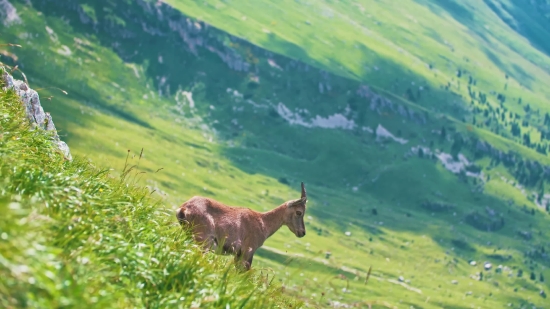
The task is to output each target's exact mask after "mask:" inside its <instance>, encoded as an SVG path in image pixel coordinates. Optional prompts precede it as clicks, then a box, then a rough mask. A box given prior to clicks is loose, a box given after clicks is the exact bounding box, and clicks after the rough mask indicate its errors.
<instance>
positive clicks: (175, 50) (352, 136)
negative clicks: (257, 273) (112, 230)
mask: <svg viewBox="0 0 550 309" xmlns="http://www.w3.org/2000/svg"><path fill="white" fill-rule="evenodd" d="M316 3H317V2H316ZM472 3H473V2H472ZM476 3H477V2H476ZM13 4H14V7H15V8H16V12H17V14H18V16H20V18H21V23H19V24H17V23H12V24H10V26H9V27H8V28H6V29H7V32H5V34H4V35H3V36H2V38H1V39H2V41H3V42H13V43H19V44H21V45H23V48H21V49H15V48H10V49H8V48H7V47H6V48H4V50H3V51H2V55H3V56H2V59H1V61H3V62H6V63H8V64H11V65H15V64H18V65H19V67H20V68H21V69H22V70H23V71H24V72H25V73H26V75H27V76H28V77H29V82H30V84H31V85H36V86H33V87H35V88H40V87H52V86H55V87H60V88H63V89H65V90H67V91H68V92H69V94H68V95H67V96H65V95H63V94H62V93H60V92H58V91H57V90H56V89H52V88H49V89H44V90H40V92H41V96H42V97H48V96H49V95H53V96H54V97H53V98H52V101H51V103H47V102H46V103H45V105H46V106H47V109H48V110H51V111H52V115H53V116H54V118H55V119H56V126H57V127H58V128H61V129H62V130H61V135H63V139H64V140H66V141H67V142H68V144H69V146H70V147H71V151H72V152H73V153H74V154H75V156H85V157H88V158H89V159H90V160H92V161H93V162H94V163H95V164H98V165H101V166H110V167H113V168H115V170H121V169H122V166H124V159H125V157H126V154H127V149H132V150H134V151H135V150H138V149H140V148H141V147H144V148H145V150H144V157H143V158H142V161H141V163H140V168H139V170H140V171H143V172H146V174H142V175H141V178H140V179H141V180H140V183H142V184H147V185H149V186H150V188H151V189H152V190H153V189H156V191H155V193H154V194H155V195H156V194H158V193H160V194H161V196H163V197H165V199H164V203H165V204H168V205H171V206H172V207H176V206H177V205H178V204H180V203H181V202H183V201H184V200H185V199H187V198H188V197H190V196H192V195H197V194H201V195H208V196H212V197H214V198H216V199H218V200H220V201H223V202H225V203H228V204H231V205H242V206H247V207H252V208H254V209H257V210H267V209H269V208H271V207H274V206H276V205H278V204H280V203H281V202H282V201H284V200H286V199H289V198H294V197H295V196H296V195H297V194H299V190H298V189H299V182H300V181H305V182H306V186H307V187H308V195H309V196H311V202H310V204H309V209H308V213H307V214H306V216H311V217H310V218H308V219H307V228H308V235H307V236H306V238H304V239H300V240H298V239H295V238H294V236H293V235H292V234H291V233H290V232H289V231H287V230H286V229H282V230H281V231H279V232H278V233H276V234H275V235H274V236H273V237H272V238H271V239H270V240H268V242H267V243H266V248H265V249H264V250H261V251H260V252H259V255H260V256H259V257H260V258H259V259H258V261H257V262H255V263H258V264H255V267H256V268H257V269H260V270H261V271H262V272H268V273H270V277H272V275H271V274H273V275H275V278H276V279H277V280H281V282H282V283H283V284H284V286H285V287H286V290H287V291H288V292H289V293H292V294H293V295H294V296H296V297H299V298H301V299H303V300H305V301H306V304H309V305H318V306H337V304H338V303H345V304H353V303H357V304H358V305H359V304H362V305H363V306H366V303H370V304H374V306H377V305H376V304H378V306H390V307H398V308H401V307H406V308H408V307H410V306H414V307H422V308H441V307H445V308H461V307H465V306H470V305H473V306H477V307H492V308H495V307H501V306H505V305H507V304H509V303H511V304H512V306H513V307H521V306H524V305H526V304H529V303H532V304H533V305H534V306H542V305H543V304H544V301H545V300H544V298H542V297H541V296H540V295H539V291H540V290H544V289H547V283H546V282H541V281H540V278H544V277H548V271H547V267H548V260H547V254H546V250H547V248H548V243H547V241H546V239H547V237H548V231H547V229H545V226H547V224H548V220H549V217H548V215H547V214H546V213H545V209H544V207H545V205H546V199H544V198H542V194H541V192H542V193H543V192H544V184H545V183H546V182H547V181H548V179H547V178H548V172H547V170H548V169H547V167H546V166H548V165H550V162H548V158H547V156H546V155H543V154H542V153H539V152H536V151H535V150H534V149H530V147H527V146H522V145H519V144H518V143H517V139H516V140H514V138H513V137H512V135H511V134H510V136H506V134H504V133H505V132H507V131H506V130H511V126H512V124H511V123H509V122H510V119H509V112H510V111H512V108H517V107H518V106H519V103H516V102H511V99H510V97H509V96H508V95H506V97H507V99H506V100H505V102H504V104H505V106H506V108H509V110H507V111H506V114H505V117H504V118H505V120H504V121H503V122H502V123H501V121H502V118H498V119H500V120H498V121H497V120H495V119H496V118H497V115H498V117H502V116H501V115H502V114H504V113H503V112H502V111H501V109H503V108H502V107H501V106H500V103H497V101H495V99H494V98H492V97H491V95H490V94H489V90H487V89H486V88H479V90H478V88H475V92H476V99H475V100H474V105H473V106H472V105H471V104H470V102H469V100H468V102H466V103H467V104H465V103H464V102H463V101H462V100H461V99H460V97H459V96H457V95H456V94H453V93H451V91H450V90H452V92H454V93H459V92H458V87H457V86H458V84H456V85H454V84H453V85H454V86H453V87H455V88H456V89H454V88H452V87H451V88H449V90H445V89H440V88H439V85H438V84H437V83H436V82H434V81H431V79H430V78H432V76H433V74H434V72H433V71H428V72H429V73H422V72H424V71H419V72H420V73H419V72H416V73H415V74H416V75H418V76H425V79H424V78H420V77H418V80H415V85H414V86H415V87H416V86H418V85H422V87H423V88H422V90H420V88H415V87H412V84H411V87H410V91H407V88H406V87H405V83H406V84H407V85H409V84H410V79H406V80H405V81H401V82H400V83H399V84H398V85H397V86H396V87H397V89H395V88H394V89H392V88H391V87H390V88H387V87H386V86H384V85H385V84H384V83H385V82H386V81H393V80H395V78H399V79H400V80H401V79H404V78H405V76H406V74H407V73H406V72H407V71H408V67H407V66H405V65H404V64H403V63H397V64H392V65H391V66H390V67H394V68H395V69H387V70H386V69H384V70H383V72H380V73H383V74H381V75H380V76H381V78H376V77H372V78H371V79H362V77H361V76H362V75H361V74H359V73H357V74H352V73H350V72H347V71H346V70H345V69H338V64H337V63H338V59H348V58H344V56H345V55H344V54H345V53H346V52H350V53H351V52H353V51H352V50H351V49H350V50H351V51H348V49H335V48H332V49H330V50H328V51H330V52H333V53H334V57H332V58H334V59H336V60H334V61H333V62H327V61H328V60H326V59H325V60H323V59H324V58H323V57H325V56H323V55H326V54H321V56H322V57H321V56H318V53H323V52H328V51H326V50H323V49H322V48H318V46H316V45H312V46H308V45H305V44H302V43H299V44H298V43H296V42H295V45H293V44H289V43H284V41H281V40H278V39H277V36H275V39H274V40H275V41H276V42H279V43H280V45H281V46H286V47H285V48H286V50H275V51H279V52H281V53H282V54H275V53H273V52H270V51H268V50H265V49H262V48H260V47H258V46H256V45H253V44H251V43H249V42H247V41H246V40H243V39H239V38H236V37H233V36H231V35H230V34H228V33H225V32H223V31H221V30H219V29H215V28H213V27H212V26H210V25H208V24H206V23H204V22H201V21H197V20H194V19H192V18H189V17H188V16H185V15H182V14H181V13H179V12H178V11H176V10H174V9H172V8H170V7H169V6H167V5H164V4H159V5H155V4H154V3H152V2H148V1H136V2H124V1H123V2H118V1H107V0H105V1H70V2H68V4H63V5H62V4H60V3H58V2H56V1H36V2H34V1H31V4H32V5H28V4H26V2H24V1H21V2H18V1H13ZM239 5H241V4H239V3H237V2H235V5H234V6H233V8H238V7H239ZM285 5H288V6H289V7H290V8H292V5H295V4H294V2H293V3H290V2H289V3H286V2H285ZM326 5H327V6H328V7H329V8H330V7H332V5H334V6H335V7H338V5H344V4H342V3H330V4H326ZM346 5H347V4H346ZM174 6H176V7H178V8H180V9H181V7H179V6H178V4H177V3H174ZM187 7H189V8H192V5H190V4H189V5H188V6H187ZM400 9H404V8H400ZM418 9H419V10H420V7H419V8H418ZM189 10H190V9H189ZM186 12H188V13H189V14H191V13H193V14H195V13H194V11H186ZM216 12H218V11H216ZM250 12H252V11H250ZM254 12H255V11H254ZM270 12H271V13H270V15H272V16H276V15H277V14H275V13H274V12H275V11H270ZM298 12H299V11H298ZM308 12H309V11H308ZM350 12H351V10H350ZM422 12H425V11H422ZM222 13H223V14H221V13H220V14H219V15H216V16H215V17H216V18H218V17H219V18H222V17H223V18H226V17H224V16H226V15H227V14H226V13H227V12H222ZM351 13H357V12H351ZM351 13H350V14H351ZM262 14H264V13H262ZM357 14H359V13H357ZM380 14H386V15H388V16H391V15H392V14H393V13H392V12H390V11H388V10H382V9H381V11H380ZM203 15H204V16H201V15H200V14H198V13H197V14H195V16H196V17H201V19H206V20H208V18H210V17H208V16H207V15H206V14H203ZM279 15H280V16H281V18H280V19H278V20H279V24H276V25H274V26H275V27H277V26H280V25H281V23H282V22H281V21H280V20H282V18H283V17H284V16H283V15H282V13H281V14H279ZM220 16H221V17H220ZM301 16H302V17H300V18H303V16H308V15H307V14H305V13H304V14H303V15H301ZM315 16H316V15H314V16H313V17H315ZM380 16H382V15H380ZM396 16H397V15H396ZM313 17H312V19H311V20H309V23H310V24H309V25H308V24H307V23H305V22H304V23H303V24H300V29H302V28H303V27H306V26H307V27H310V26H311V27H317V24H318V22H317V21H316V20H314V19H313ZM248 18H250V17H248ZM308 18H309V17H308ZM318 18H321V17H318ZM247 20H248V19H247ZM210 23H212V24H215V20H214V21H210ZM239 23H240V22H239ZM444 25H446V23H445V22H444V21H441V24H438V25H437V26H434V27H433V29H440V28H441V29H442V28H443V26H444ZM331 27H332V28H335V25H332V26H331ZM221 28H223V29H228V30H229V31H231V23H230V22H227V23H226V24H224V26H223V27H221ZM332 28H331V29H332ZM246 29H248V30H247V37H246V39H247V40H251V41H253V42H254V43H256V44H260V43H261V42H260V43H258V42H257V41H254V37H252V34H253V33H259V32H258V31H263V30H261V28H258V29H260V30H258V29H256V28H254V27H248V28H246ZM266 29H267V28H266ZM314 29H318V30H319V31H318V34H317V35H321V34H322V35H325V33H330V32H329V31H323V28H314ZM327 29H329V28H327ZM338 29H340V28H338ZM342 29H344V30H345V29H346V28H345V27H344V26H342ZM241 30H242V31H244V30H245V28H242V29H241ZM325 30H326V29H325ZM344 30H342V31H344ZM254 31H256V32H254ZM270 31H273V30H270ZM338 31H340V30H338ZM261 33H264V32H261ZM293 33H294V34H299V35H302V34H300V33H301V32H298V31H295V32H293ZM346 33H348V34H352V33H353V32H352V31H347V32H346ZM305 34H308V32H305ZM262 35H263V34H262ZM310 37H312V36H310ZM396 37H397V36H396ZM298 38H300V37H298ZM422 39H425V38H424V37H422ZM327 40H328V39H325V41H327ZM384 40H385V41H386V42H389V43H388V44H390V43H391V42H393V40H389V39H384ZM395 41H398V40H397V39H395ZM328 42H336V41H328ZM279 43H278V44H279ZM334 44H335V43H334ZM296 46H298V47H301V49H302V50H303V51H304V52H303V53H302V56H303V57H304V58H303V59H300V57H301V56H300V57H298V56H296V53H298V52H297V51H296V50H299V49H300V48H298V47H296ZM428 46H429V45H428ZM425 50H426V53H427V51H428V48H425ZM340 51H341V53H342V54H340ZM373 53H374V52H373ZM376 53H377V55H378V54H381V55H384V51H383V50H377V51H376ZM360 54H361V55H362V53H360ZM442 55H443V56H444V57H450V52H449V51H446V52H443V51H442ZM306 56H307V57H306ZM327 57H328V56H327ZM338 57H342V58H338ZM345 57H347V56H345ZM376 57H378V58H380V59H386V60H384V61H386V63H391V61H390V60H391V59H390V60H387V59H389V58H387V57H386V58H384V57H385V56H384V57H382V56H376ZM388 57H389V56H388ZM293 58H294V59H293ZM332 58H330V57H329V58H328V59H332ZM296 59H299V60H301V61H297V60H296ZM349 59H351V60H350V61H356V60H353V59H355V58H353V57H351V58H349ZM357 59H359V58H357ZM369 59H370V58H369ZM426 59H427V60H433V59H436V56H435V52H434V53H433V54H432V53H429V54H426ZM392 61H393V60H392ZM400 61H405V60H402V59H401V60H400ZM325 62H327V63H328V64H326V63H325ZM342 63H345V62H342ZM342 66H343V67H344V68H346V67H351V68H356V69H357V70H358V72H359V70H360V68H361V67H362V66H355V65H354V63H353V62H349V65H344V64H342ZM375 66H376V67H378V69H379V70H378V71H380V69H381V68H382V66H381V65H380V66H379V63H374V62H373V63H371V64H370V65H369V68H371V70H372V71H373V72H378V71H377V70H376V68H374V67H375ZM434 66H435V69H437V70H440V69H438V67H439V66H440V64H437V63H435V62H434ZM419 67H420V66H419ZM527 67H528V66H527ZM428 69H429V68H427V69H426V70H428ZM419 70H420V69H419ZM422 70H424V69H422ZM453 70H454V67H453V68H450V69H449V72H451V73H452V72H453ZM411 71H412V70H411ZM331 72H332V73H331ZM449 72H447V73H445V72H443V70H442V69H441V72H438V73H437V75H438V76H440V77H441V76H447V78H449V79H450V78H451V77H450V76H451V73H449ZM461 72H462V74H463V75H462V77H461V80H462V83H463V84H462V85H461V90H460V91H464V90H465V88H466V89H467V87H466V84H467V83H468V79H467V77H466V76H468V74H467V73H464V72H466V71H461ZM334 73H336V74H334ZM14 74H16V73H14ZM52 74H54V75H55V78H52ZM422 74H424V75H422ZM487 74H488V73H487ZM428 75H429V76H428ZM488 75H491V74H488ZM491 76H492V75H491ZM495 76H496V75H495ZM428 77H429V78H428ZM407 78H409V77H407ZM415 78H416V77H415ZM433 78H436V77H433ZM475 79H476V80H478V82H476V86H475V87H482V86H483V83H490V82H491V81H492V79H489V81H483V82H482V81H481V80H482V78H481V77H478V76H476V77H475ZM503 79H505V77H503ZM434 80H437V79H434ZM369 81H370V82H369ZM455 81H456V78H455ZM367 82H368V83H367ZM439 82H440V81H439ZM430 83H434V84H433V85H432V84H430ZM473 83H474V82H472V85H470V86H471V87H474V86H473ZM495 83H497V82H495ZM373 84H374V85H373ZM434 85H435V86H434ZM510 85H512V83H510ZM407 87H409V86H407ZM509 87H510V89H511V88H512V86H509ZM384 89H385V90H384ZM479 91H481V92H482V93H486V94H487V96H488V99H487V100H484V99H483V97H484V96H482V95H479V94H478V92H479ZM389 92H392V93H389ZM533 93H534V94H533V96H541V95H544V93H542V94H540V93H538V92H537V93H535V92H533ZM402 94H405V95H406V96H407V98H409V99H410V98H412V97H414V98H415V100H414V101H410V100H406V99H404V98H403V97H402ZM419 94H420V95H419ZM467 95H468V93H466V94H463V95H462V96H463V98H464V97H466V96H467ZM537 98H538V97H537ZM453 100H454V101H455V103H454V104H452V101H453ZM501 100H502V99H501ZM523 100H525V102H526V100H527V99H525V98H524V99H523ZM441 102H447V104H441ZM487 102H489V103H488V104H487ZM533 102H534V101H533ZM537 102H538V101H537ZM530 104H531V105H530V106H535V105H534V104H535V103H530ZM537 104H538V103H537ZM541 104H542V103H541ZM497 106H498V108H499V111H498V112H497V109H496V108H497ZM522 106H524V105H522ZM465 107H468V108H465ZM476 108H477V109H480V110H479V111H477V112H474V111H475V110H476ZM484 110H487V111H488V112H487V113H488V115H487V119H483V117H485V116H484ZM534 110H535V108H533V109H532V110H530V111H531V117H532V118H533V119H535V120H537V118H536V117H535V116H537V114H536V113H535V112H534ZM489 111H491V113H490V114H489ZM518 113H520V111H518ZM527 114H528V113H527V112H525V111H523V112H521V115H520V117H521V121H523V120H525V119H526V115H527ZM474 116H475V117H476V118H477V119H483V122H481V121H480V120H479V121H477V122H476V125H471V124H470V123H471V120H472V119H467V120H468V123H464V122H462V120H463V117H472V118H473V117H474ZM512 116H513V117H515V115H512ZM539 116H540V117H542V118H544V110H543V109H542V107H541V112H539V115H538V116H537V117H539ZM489 118H490V119H492V120H491V123H492V125H493V126H492V127H491V126H489V127H488V126H486V125H484V124H483V125H480V123H485V122H486V121H488V119H489ZM477 119H476V120H477ZM515 121H519V120H515ZM537 121H538V120H537ZM542 121H544V119H542ZM478 122H479V123H478ZM519 123H520V124H521V122H519ZM497 125H499V126H500V127H499V126H497ZM505 125H507V126H505ZM534 125H535V124H530V126H534ZM526 128H527V127H525V126H523V127H521V130H522V133H524V130H526ZM497 129H499V130H500V131H499V134H500V135H501V136H499V135H498V134H496V131H497ZM491 130H492V131H493V132H491ZM514 132H515V131H514ZM502 135H504V136H502ZM533 136H534V135H533ZM535 141H536V139H535V137H533V143H534V142H535ZM530 146H532V145H530ZM420 149H422V150H421V151H420ZM467 161H468V163H469V162H471V163H470V164H467V163H466V162H467ZM159 168H164V169H163V170H160V171H158V172H156V171H157V170H158V169H159ZM453 172H455V173H456V174H454V173H453ZM532 193H535V194H536V195H537V196H536V197H535V196H533V195H532ZM538 196H540V197H541V198H540V199H539V198H538ZM347 232H349V233H347ZM327 251H330V254H327ZM295 254H300V255H299V256H294V255H295ZM289 256H290V257H291V260H288V258H289ZM470 260H476V261H477V265H475V266H471V265H469V264H468V262H469V261H470ZM484 261H488V262H491V263H492V264H493V267H492V268H491V269H490V270H489V271H485V270H484V269H483V265H482V264H483V262H484ZM499 264H502V265H503V270H502V271H501V272H499V271H500V270H499V271H496V270H495V269H496V267H497V265H499ZM370 266H372V267H373V271H372V274H371V278H370V280H369V282H368V284H366V285H365V283H364V280H365V277H366V273H367V271H368V269H369V267H370ZM519 270H522V272H523V275H522V276H521V277H518V276H517V275H518V272H519ZM480 272H482V273H483V279H482V280H481V281H480V280H479V273H480ZM531 273H533V274H534V275H535V280H531V278H530V277H531ZM541 276H542V277H541ZM400 277H403V278H400ZM401 279H402V280H401ZM453 282H455V283H457V284H456V285H455V284H453ZM344 288H345V289H344ZM470 292H472V293H470Z"/></svg>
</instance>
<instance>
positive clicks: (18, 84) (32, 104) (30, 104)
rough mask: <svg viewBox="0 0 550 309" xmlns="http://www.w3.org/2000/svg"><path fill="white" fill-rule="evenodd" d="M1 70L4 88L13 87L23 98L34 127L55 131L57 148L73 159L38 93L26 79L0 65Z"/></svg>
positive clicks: (28, 116) (54, 140)
mask: <svg viewBox="0 0 550 309" xmlns="http://www.w3.org/2000/svg"><path fill="white" fill-rule="evenodd" d="M0 72H2V81H3V84H4V86H3V87H2V90H3V91H6V90H9V89H12V90H13V91H15V93H17V95H18V96H19V97H20V98H21V102H22V103H23V106H24V107H25V113H26V114H27V118H28V119H29V122H30V123H31V125H32V127H33V129H39V130H45V131H50V132H53V142H54V143H55V145H56V146H57V148H58V149H59V150H60V151H61V152H62V153H63V156H64V157H65V159H67V160H72V156H71V152H70V150H69V146H67V144H66V143H65V142H63V141H62V140H61V139H60V138H59V135H57V130H56V129H55V125H54V123H53V120H52V116H51V115H50V113H45V112H44V109H43V108H42V105H41V104H40V98H39V97H38V93H37V92H36V91H34V90H33V89H31V88H30V87H29V86H28V85H27V84H26V83H25V82H24V81H21V80H16V79H13V77H12V76H11V75H10V74H9V73H8V72H7V71H6V69H5V68H4V67H1V66H0Z"/></svg>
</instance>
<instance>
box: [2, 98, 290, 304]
mask: <svg viewBox="0 0 550 309" xmlns="http://www.w3.org/2000/svg"><path fill="white" fill-rule="evenodd" d="M0 115H1V118H0V128H1V130H2V131H1V132H0V178H1V179H2V182H1V183H0V192H1V193H0V209H1V210H2V213H3V215H2V219H1V220H0V233H1V240H0V256H1V259H0V275H1V276H2V282H1V283H0V294H1V295H2V297H0V306H1V307H2V308H59V307H63V308H81V307H82V306H85V307H86V308H136V307H138V308H191V307H196V308H198V307H204V306H207V307H224V308H225V307H226V306H230V307H237V308H242V307H246V308H259V307H262V308H263V307H277V306H282V307H288V306H289V305H293V304H294V305H295V301H291V300H288V299H286V298H285V297H283V296H282V295H281V292H280V289H276V288H275V285H267V284H265V283H264V282H263V281H261V278H258V277H255V275H250V274H246V275H242V274H237V273H236V271H235V270H234V269H233V268H232V267H231V266H228V265H227V264H226V263H225V261H223V260H221V259H219V258H215V257H214V256H211V255H210V256H207V257H206V258H205V257H203V256H202V254H201V252H200V250H199V248H198V247H197V246H196V245H195V244H193V243H192V241H191V240H190V239H189V238H188V237H187V236H186V235H187V234H185V233H182V231H181V229H180V228H179V226H178V225H177V224H175V223H174V220H172V219H173V213H172V211H170V210H168V211H167V210H165V209H162V208H159V204H158V201H155V200H154V199H151V197H150V191H149V190H147V189H145V188H139V187H136V186H134V185H133V183H132V178H133V176H135V172H130V173H129V174H128V176H127V178H126V179H119V178H118V177H116V176H113V175H112V174H110V173H109V172H108V171H106V170H100V169H97V168H96V167H95V166H93V165H92V164H90V163H88V162H83V161H75V162H64V160H63V157H62V156H60V155H59V153H57V152H56V151H55V150H54V147H53V146H52V142H51V141H50V140H49V138H48V135H47V134H45V133H44V132H37V131H31V130H30V129H29V128H30V127H29V125H28V121H27V118H26V116H25V114H24V112H23V108H22V105H21V102H20V101H19V98H18V97H17V96H16V95H15V93H14V92H13V91H7V92H4V91H2V92H0ZM176 240H177V241H176Z"/></svg>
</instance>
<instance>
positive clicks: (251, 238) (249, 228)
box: [176, 182, 307, 270]
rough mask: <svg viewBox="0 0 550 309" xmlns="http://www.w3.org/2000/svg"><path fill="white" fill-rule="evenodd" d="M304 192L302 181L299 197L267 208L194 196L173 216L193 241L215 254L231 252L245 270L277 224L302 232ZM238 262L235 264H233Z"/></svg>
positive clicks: (303, 233) (301, 233)
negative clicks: (188, 231)
mask: <svg viewBox="0 0 550 309" xmlns="http://www.w3.org/2000/svg"><path fill="white" fill-rule="evenodd" d="M306 202H307V195H306V189H305V187H304V183H303V182H302V197H301V198H299V199H296V200H290V201H287V202H285V203H283V204H282V205H280V206H279V207H277V208H275V209H273V210H271V211H268V212H263V213H261V212H257V211H254V210H252V209H249V208H243V207H231V206H227V205H224V204H222V203H220V202H218V201H215V200H213V199H209V198H206V197H200V196H195V197H193V198H191V199H190V200H188V201H187V202H185V203H183V205H181V207H180V208H179V209H178V210H177V213H176V217H177V218H178V221H179V222H180V223H181V224H182V225H188V226H189V227H190V228H191V231H192V233H193V237H194V239H195V241H196V242H198V243H201V244H202V245H203V248H204V249H205V251H206V250H213V251H214V252H216V253H218V254H233V255H235V262H236V263H238V262H240V263H242V266H243V267H244V269H245V270H249V269H250V266H251V265H252V258H253V257H254V253H255V252H256V250H257V249H258V248H259V247H261V246H262V245H263V244H264V242H265V240H266V239H267V238H269V237H270V236H271V235H273V234H274V233H275V232H276V231H277V230H278V229H279V228H280V227H281V226H283V225H286V226H288V228H289V229H290V230H291V231H292V232H293V233H294V234H295V235H296V236H297V237H304V236H305V235H306V227H305V225H304V214H305V212H306ZM237 265H238V264H237Z"/></svg>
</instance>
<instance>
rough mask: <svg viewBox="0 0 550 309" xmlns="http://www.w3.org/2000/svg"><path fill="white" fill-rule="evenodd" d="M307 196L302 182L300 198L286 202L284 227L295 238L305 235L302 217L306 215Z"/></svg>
mask: <svg viewBox="0 0 550 309" xmlns="http://www.w3.org/2000/svg"><path fill="white" fill-rule="evenodd" d="M306 202H307V194H306V189H305V187H304V183H303V182H302V197H301V198H299V199H297V200H291V201H288V202H286V205H287V210H286V213H285V225H286V226H288V228H289V229H290V230H291V231H292V233H294V235H296V236H297V237H300V238H301V237H304V236H305V235H306V227H305V225H304V215H305V213H306Z"/></svg>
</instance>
